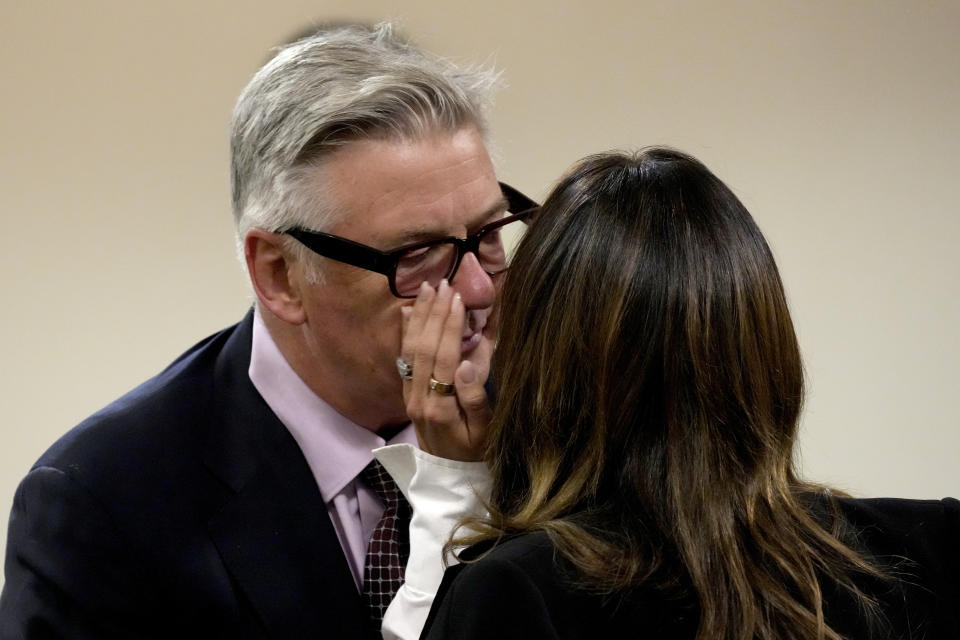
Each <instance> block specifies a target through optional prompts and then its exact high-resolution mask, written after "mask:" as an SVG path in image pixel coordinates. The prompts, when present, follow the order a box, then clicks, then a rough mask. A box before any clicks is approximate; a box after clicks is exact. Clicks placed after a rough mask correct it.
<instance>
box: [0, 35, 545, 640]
mask: <svg viewBox="0 0 960 640" xmlns="http://www.w3.org/2000/svg"><path fill="white" fill-rule="evenodd" d="M495 79H496V78H495V75H494V74H492V73H491V72H489V71H473V70H464V69H462V68H458V67H456V66H454V65H452V64H450V63H449V62H446V61H443V60H440V59H438V58H435V57H433V56H429V55H427V54H425V53H423V52H421V51H419V50H417V49H415V48H413V47H411V46H410V45H409V44H408V43H406V42H405V41H404V40H403V39H401V38H400V37H399V36H398V35H397V34H395V33H394V32H393V30H392V29H391V27H390V26H389V25H379V26H377V27H374V28H368V27H360V26H341V27H336V28H330V29H324V30H320V31H319V32H318V33H316V34H315V35H312V36H309V37H307V38H304V39H302V40H299V41H297V42H295V43H293V44H291V45H289V46H287V47H285V48H283V49H282V50H281V51H280V52H279V53H278V54H277V55H276V56H275V57H274V58H273V59H272V60H270V61H269V62H268V63H267V64H266V65H265V66H264V68H263V69H261V70H260V71H259V72H258V73H257V74H256V75H255V77H254V78H253V79H252V80H251V82H250V83H249V85H248V86H247V87H246V89H245V90H244V91H243V93H242V95H241V96H240V98H239V101H238V103H237V106H236V109H235V111H234V116H233V124H232V137H231V151H232V165H233V166H232V169H233V171H232V180H233V209H234V215H235V217H236V226H237V237H238V246H239V249H240V252H241V255H242V256H243V259H244V263H245V265H246V268H247V271H248V273H249V277H250V282H251V284H252V288H253V291H254V293H255V296H256V301H255V305H254V308H253V309H252V310H251V311H250V313H248V314H247V316H246V317H245V318H244V319H243V320H242V321H241V322H239V323H238V324H237V325H235V326H233V327H230V328H228V329H226V330H224V331H222V332H220V333H218V334H215V335H213V336H211V337H209V338H207V339H205V340H204V341H202V342H200V343H199V344H197V345H196V346H194V347H193V348H191V349H190V350H189V351H187V352H186V353H185V354H183V355H182V356H180V357H179V358H178V359H177V360H175V361H174V362H173V364H171V365H170V366H169V367H168V368H167V369H166V370H164V371H163V372H162V373H160V374H159V375H158V376H156V377H155V378H153V379H151V380H149V381H147V382H146V383H144V384H142V385H141V386H139V387H138V388H137V389H135V390H133V391H132V392H130V393H129V394H127V395H126V396H124V397H123V398H121V399H119V400H117V401H116V402H114V403H112V404H111V405H109V406H108V407H106V408H105V409H103V410H101V411H100V412H98V413H96V414H95V415H93V416H91V417H90V418H88V419H87V420H85V421H84V422H83V423H81V424H80V425H79V426H77V427H75V428H74V429H73V430H71V431H70V432H69V433H67V434H66V435H65V436H64V437H62V438H61V439H60V440H59V441H58V442H57V443H56V444H54V445H53V446H52V447H51V448H50V449H49V450H48V451H47V452H46V453H45V454H44V455H43V456H42V457H41V458H40V460H39V461H38V462H37V463H36V464H35V465H34V467H33V468H32V469H31V471H30V472H29V474H28V475H27V476H26V478H25V479H24V480H23V482H22V483H21V485H20V487H19V488H18V491H17V494H16V496H15V499H14V505H13V510H12V514H11V519H10V527H9V542H8V547H7V558H6V584H5V586H4V590H3V594H2V596H0V638H3V639H6V638H41V637H42V638H60V637H71V638H80V637H84V638H87V637H89V638H93V637H96V638H102V637H124V638H130V637H165V638H166V637H184V636H191V637H193V636H195V637H231V638H239V637H244V638H246V637H277V638H308V637H310V638H323V637H330V638H366V637H377V636H379V633H380V626H379V625H380V620H381V618H382V616H383V613H384V608H385V607H386V605H387V604H388V603H389V602H390V599H391V597H392V596H393V594H394V593H395V592H396V589H397V588H398V586H399V583H400V581H401V580H402V571H403V566H404V562H405V560H404V553H405V551H406V549H405V545H406V544H407V541H406V540H405V539H404V537H405V534H406V532H405V530H404V529H405V526H406V524H405V522H406V520H405V517H406V516H408V513H407V512H408V511H409V506H408V505H407V504H406V503H405V501H404V500H403V498H402V497H400V496H397V493H396V488H395V486H393V487H391V486H390V485H392V482H391V481H390V478H389V476H388V475H386V474H385V473H383V470H382V468H381V467H380V466H379V464H378V463H377V462H376V461H375V460H374V458H373V455H372V454H371V450H372V449H374V448H377V447H381V446H383V445H385V444H392V443H411V444H416V443H417V436H416V433H415V431H414V428H413V427H412V426H411V424H410V423H409V419H408V417H407V413H406V406H405V404H404V398H403V390H402V387H403V385H404V384H406V382H405V381H406V380H409V379H411V377H412V375H413V367H412V366H411V363H408V362H406V361H405V360H403V358H400V357H399V356H400V343H401V330H402V329H401V321H402V315H403V314H402V313H401V309H403V308H404V307H410V306H411V305H412V304H413V303H414V301H415V300H416V299H417V296H418V295H419V296H421V299H423V298H430V297H431V296H435V297H436V299H437V300H441V299H443V300H446V299H448V298H449V300H451V302H450V303H449V304H451V305H456V304H459V305H462V309H463V317H464V318H465V319H464V321H463V330H462V333H461V335H460V347H459V348H460V354H459V355H460V360H461V361H460V365H459V366H458V367H457V368H456V375H455V376H454V375H453V372H452V371H448V373H447V379H445V380H444V379H433V377H432V376H431V382H430V389H431V390H432V392H433V393H435V394H437V397H440V396H443V395H449V396H451V399H450V400H449V401H451V402H452V401H456V402H458V403H459V404H457V405H455V406H457V407H459V409H458V410H460V411H462V412H463V414H464V415H466V416H467V417H468V418H469V415H470V412H472V411H480V410H482V407H481V405H482V404H483V398H484V396H483V392H482V384H483V382H484V380H485V379H486V376H487V370H488V366H489V358H490V354H491V350H492V336H491V331H492V329H491V310H492V306H493V304H494V298H495V279H496V276H497V274H498V273H500V272H501V271H502V270H503V269H505V268H506V264H505V262H504V257H503V250H502V249H503V248H502V245H501V244H500V241H499V232H500V230H501V229H502V228H503V227H504V226H506V225H511V224H512V223H514V222H518V221H519V220H521V219H522V217H523V216H522V215H520V216H514V215H512V213H516V212H517V211H518V210H520V209H524V208H527V207H530V206H533V203H532V202H530V201H529V200H526V199H525V198H524V197H523V196H521V195H520V194H518V193H517V192H515V191H514V190H512V189H511V188H509V187H507V186H506V185H502V184H500V183H498V181H497V178H496V177H495V174H494V170H493V166H492V163H491V161H490V158H489V155H488V152H487V149H486V145H485V130H486V128H485V120H484V110H485V108H486V105H487V103H488V101H489V94H490V91H491V88H492V86H493V84H494V83H495ZM511 212H512V213H511ZM514 226H516V225H514ZM520 226H522V225H520ZM423 283H426V284H423ZM444 296H446V297H444ZM413 364H414V365H415V364H416V363H413ZM437 371H438V369H436V368H435V369H434V373H433V374H434V375H437V376H438V377H439V374H438V373H437ZM426 373H429V372H420V375H421V376H422V375H425V374H426ZM442 437H443V436H442V434H441V435H440V438H441V440H442ZM441 448H442V447H441ZM438 453H440V454H441V455H442V454H444V452H443V451H438ZM448 457H456V456H451V455H448ZM371 539H373V541H374V542H373V543H371V542H370V541H371ZM398 567H399V568H398ZM398 572H399V573H398Z"/></svg>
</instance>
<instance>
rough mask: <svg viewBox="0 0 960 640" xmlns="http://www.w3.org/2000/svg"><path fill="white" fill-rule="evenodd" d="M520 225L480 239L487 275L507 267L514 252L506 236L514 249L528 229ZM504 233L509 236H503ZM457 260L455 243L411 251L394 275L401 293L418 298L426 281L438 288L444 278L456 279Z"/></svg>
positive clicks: (480, 256) (479, 256) (479, 252)
mask: <svg viewBox="0 0 960 640" xmlns="http://www.w3.org/2000/svg"><path fill="white" fill-rule="evenodd" d="M517 222H520V220H514V221H512V222H508V223H507V224H505V225H503V226H502V227H498V228H496V229H492V230H490V231H488V232H487V233H485V234H484V235H483V236H481V237H480V238H479V241H478V243H477V253H476V255H477V260H478V261H479V263H480V266H481V267H482V268H483V270H484V271H486V272H487V273H489V274H491V275H493V274H497V273H500V272H501V271H504V270H505V269H506V268H507V266H508V264H509V256H510V251H508V247H507V246H506V244H505V242H504V235H506V236H508V237H509V238H510V239H509V240H508V242H507V244H509V245H510V247H509V248H512V247H513V245H514V244H516V242H517V241H518V240H519V237H518V236H519V235H522V232H523V231H524V230H525V229H526V226H527V225H525V224H516V223H517ZM504 231H506V234H504V233H503V232H504ZM515 232H519V233H515ZM456 260H457V245H456V244H454V243H452V242H440V243H437V244H434V245H430V246H428V247H421V248H419V249H413V250H411V251H410V252H409V253H406V254H404V255H403V256H401V257H400V259H399V260H398V261H397V270H396V272H395V274H394V286H395V287H396V290H397V293H398V294H400V295H401V296H415V295H416V294H417V289H418V288H419V287H420V283H421V282H423V281H426V282H427V283H429V284H430V285H431V286H433V287H436V286H438V285H439V284H440V281H441V280H442V279H443V278H452V277H453V274H452V273H450V272H451V270H452V269H453V266H454V263H455V262H456Z"/></svg>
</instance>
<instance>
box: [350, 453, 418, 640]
mask: <svg viewBox="0 0 960 640" xmlns="http://www.w3.org/2000/svg"><path fill="white" fill-rule="evenodd" d="M360 477H361V478H362V479H363V481H364V482H366V483H367V486H368V487H370V488H371V489H373V491H374V493H376V494H377V495H378V496H379V497H380V499H381V500H383V504H384V505H385V506H386V508H385V509H384V511H383V515H382V516H381V517H380V521H379V522H378V523H377V527H376V528H375V529H374V530H373V535H371V536H370V545H369V546H368V547H367V559H366V563H365V566H364V570H363V602H364V604H365V605H366V607H367V612H368V615H369V620H370V634H369V636H370V637H371V638H378V639H379V638H380V637H381V636H380V626H381V624H382V623H383V614H384V612H386V610H387V606H389V605H390V601H391V600H393V596H395V595H396V594H397V590H398V589H399V588H400V585H402V584H403V573H404V570H405V569H406V566H407V557H408V556H409V555H410V529H409V526H410V513H411V509H410V504H409V503H408V502H407V500H406V498H404V497H403V494H402V493H400V490H399V489H398V488H397V485H396V483H395V482H394V481H393V478H391V477H390V474H389V473H387V470H386V469H384V468H383V465H381V464H380V462H378V461H377V460H374V461H373V462H371V463H370V464H368V465H367V466H366V468H365V469H364V470H363V471H362V472H360Z"/></svg>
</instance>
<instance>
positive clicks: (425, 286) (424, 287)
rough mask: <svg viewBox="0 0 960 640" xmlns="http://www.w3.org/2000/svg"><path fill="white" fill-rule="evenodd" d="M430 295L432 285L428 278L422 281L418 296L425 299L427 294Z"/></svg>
mask: <svg viewBox="0 0 960 640" xmlns="http://www.w3.org/2000/svg"><path fill="white" fill-rule="evenodd" d="M429 295H430V285H429V284H428V283H427V281H426V280H424V281H423V282H421V283H420V292H419V293H418V294H417V298H418V299H420V300H425V299H426V297H427V296H429Z"/></svg>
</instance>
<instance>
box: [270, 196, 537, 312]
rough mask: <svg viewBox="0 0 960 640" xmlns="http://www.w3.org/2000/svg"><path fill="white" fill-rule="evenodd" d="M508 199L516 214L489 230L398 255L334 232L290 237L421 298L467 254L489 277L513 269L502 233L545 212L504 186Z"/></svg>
mask: <svg viewBox="0 0 960 640" xmlns="http://www.w3.org/2000/svg"><path fill="white" fill-rule="evenodd" d="M500 189H501V191H502V192H503V195H504V198H506V200H507V212H508V213H509V214H510V215H507V216H504V217H503V218H501V219H499V220H496V221H494V222H491V223H490V224H487V225H484V226H483V227H482V228H481V229H480V230H478V231H477V232H476V233H474V234H471V235H469V236H467V237H466V238H455V237H452V236H451V237H446V238H439V239H437V240H427V241H426V242H417V243H415V244H409V245H406V246H403V247H400V248H399V249H394V250H392V251H380V250H378V249H374V248H373V247H368V246H367V245H365V244H360V243H359V242H354V241H353V240H347V239H346V238H341V237H339V236H335V235H331V234H329V233H321V232H320V231H311V230H309V229H304V228H302V227H295V228H293V229H287V230H285V231H283V233H287V234H289V235H291V236H293V237H294V238H296V239H297V240H299V241H300V242H302V243H303V244H304V245H306V246H307V248H308V249H310V250H311V251H313V252H314V253H316V254H318V255H321V256H323V257H325V258H330V259H331V260H336V261H337V262H343V263H346V264H349V265H353V266H354V267H360V268H361V269H366V270H367V271H374V272H376V273H382V274H383V275H385V276H387V280H389V281H390V291H391V292H392V293H393V295H395V296H397V297H398V298H415V297H417V292H418V290H419V288H420V283H421V282H424V281H426V282H428V283H429V284H430V285H431V286H434V287H436V286H438V285H439V284H440V281H441V280H443V279H444V278H446V279H447V280H452V279H453V276H454V274H456V272H457V269H458V268H459V267H460V262H461V260H463V256H464V255H465V254H466V253H468V252H469V253H472V254H474V255H475V256H476V257H477V261H478V262H479V263H480V266H481V267H482V268H483V270H484V271H485V272H486V273H487V275H489V276H491V277H492V276H495V275H497V274H498V273H502V272H503V271H505V270H506V269H507V267H508V266H509V256H508V254H507V251H506V248H505V247H504V244H503V239H502V237H501V233H502V231H503V230H504V229H505V228H508V227H510V228H516V227H515V226H514V223H518V222H523V223H525V224H524V226H525V225H526V223H528V222H529V220H531V219H532V217H533V215H534V214H535V213H536V212H537V210H538V209H539V208H540V205H538V204H537V203H536V202H534V201H533V200H531V199H530V198H528V197H527V196H525V195H523V194H522V193H520V192H519V191H517V190H516V189H514V188H513V187H511V186H510V185H507V184H504V183H502V182H501V183H500Z"/></svg>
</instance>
